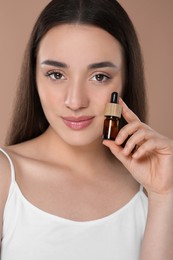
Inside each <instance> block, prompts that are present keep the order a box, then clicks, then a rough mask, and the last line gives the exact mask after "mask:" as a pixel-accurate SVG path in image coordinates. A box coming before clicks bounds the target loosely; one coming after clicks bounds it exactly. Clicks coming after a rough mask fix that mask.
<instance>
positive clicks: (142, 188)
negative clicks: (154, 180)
mask: <svg viewBox="0 0 173 260" xmlns="http://www.w3.org/2000/svg"><path fill="white" fill-rule="evenodd" d="M139 191H141V192H142V191H144V187H143V186H142V185H141V184H140V187H139Z"/></svg>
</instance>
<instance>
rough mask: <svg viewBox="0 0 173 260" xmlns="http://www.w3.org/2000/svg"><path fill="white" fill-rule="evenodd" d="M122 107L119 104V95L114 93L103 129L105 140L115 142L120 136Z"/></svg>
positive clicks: (107, 108)
mask: <svg viewBox="0 0 173 260" xmlns="http://www.w3.org/2000/svg"><path fill="white" fill-rule="evenodd" d="M121 110H122V109H121V106H120V105H119V104H118V93H117V92H113V93H112V95H111V100H110V103H108V104H107V105H106V109H105V117H106V118H105V120H104V127H103V139H105V140H115V138H116V136H117V134H118V127H119V119H120V117H121Z"/></svg>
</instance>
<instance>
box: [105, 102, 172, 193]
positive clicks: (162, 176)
mask: <svg viewBox="0 0 173 260" xmlns="http://www.w3.org/2000/svg"><path fill="white" fill-rule="evenodd" d="M119 103H120V105H121V106H122V115H123V117H124V118H125V120H126V121H127V123H128V124H127V125H125V126H124V127H123V128H122V129H121V130H120V131H119V133H118V135H117V138H116V140H115V142H114V141H108V140H104V141H103V144H104V145H106V146H107V147H109V148H110V150H111V152H112V153H113V154H114V155H115V156H116V157H117V158H118V159H119V160H120V161H121V162H122V163H123V165H124V166H125V167H126V168H127V169H128V171H129V172H130V173H131V174H132V176H133V177H134V178H135V179H136V180H137V181H138V182H139V183H140V184H142V185H143V186H144V188H145V189H146V190H147V192H148V193H157V194H167V193H172V194H173V141H172V140H170V139H168V138H166V137H164V136H162V135H160V134H159V133H157V132H155V131H154V130H153V129H151V128H150V127H149V126H148V125H146V124H144V123H142V122H141V121H140V120H139V118H138V117H137V116H136V115H135V114H134V113H133V112H132V111H131V110H130V109H129V108H128V107H127V105H126V104H125V103H124V102H123V101H122V99H120V100H119ZM129 136H130V138H129V139H128V141H127V142H126V144H125V147H124V148H122V147H121V145H122V144H123V142H124V141H125V140H126V139H127V138H128V137H129ZM135 147H136V148H137V149H135ZM134 149H135V151H134V152H133V153H132V151H133V150H134Z"/></svg>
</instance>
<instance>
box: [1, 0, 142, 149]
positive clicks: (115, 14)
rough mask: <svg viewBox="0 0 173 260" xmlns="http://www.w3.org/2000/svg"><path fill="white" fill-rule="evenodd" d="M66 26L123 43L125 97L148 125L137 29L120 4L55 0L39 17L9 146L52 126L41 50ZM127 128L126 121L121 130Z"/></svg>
mask: <svg viewBox="0 0 173 260" xmlns="http://www.w3.org/2000/svg"><path fill="white" fill-rule="evenodd" d="M66 23H68V24H69V23H78V24H88V25H94V26H97V27H100V28H102V29H104V30H106V31H107V32H109V33H110V34H111V35H113V36H114V37H115V38H116V39H117V40H118V41H119V42H120V44H121V45H122V47H123V49H124V53H125V64H126V75H125V77H126V80H125V84H124V87H123V95H122V97H123V99H124V101H125V102H126V104H127V105H128V106H129V107H130V108H131V109H132V110H133V111H134V112H135V113H136V114H137V115H138V117H139V118H140V119H141V120H142V121H143V122H145V121H146V93H145V87H144V72H143V61H142V55H141V50H140V45H139V41H138V39H137V35H136V32H135V29H134V26H133V24H132V22H131V20H130V19H129V17H128V15H127V13H126V12H125V10H124V9H123V8H122V7H121V5H120V4H119V3H118V2H117V1H116V0H87V1H86V0H53V1H51V2H50V3H49V4H48V5H47V6H46V7H45V8H44V10H43V11H42V12H41V14H40V16H39V17H38V19H37V21H36V24H35V26H34V28H33V31H32V33H31V36H30V39H29V42H28V45H27V48H26V52H25V56H24V61H23V64H22V69H21V74H20V80H19V87H18V91H17V96H16V102H15V106H14V112H13V117H12V121H11V126H10V130H9V133H8V136H7V139H6V144H7V145H12V144H16V143H20V142H23V141H27V140H30V139H32V138H34V137H37V136H39V135H40V134H42V133H43V132H44V131H45V130H46V129H47V128H48V126H49V123H48V121H47V119H46V117H45V115H44V113H43V110H42V106H41V103H40V99H39V96H38V92H37V85H36V58H37V50H38V47H39V43H40V41H41V39H42V38H43V36H44V35H45V34H46V33H47V32H48V31H49V30H50V29H51V28H53V27H54V26H57V25H59V24H66ZM125 124H126V122H125V120H124V119H123V118H122V119H121V122H120V126H121V127H122V126H123V125H125Z"/></svg>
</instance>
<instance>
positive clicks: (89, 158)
mask: <svg viewBox="0 0 173 260" xmlns="http://www.w3.org/2000/svg"><path fill="white" fill-rule="evenodd" d="M41 138H43V139H44V141H43V142H42V143H43V144H44V147H46V149H47V151H48V156H49V158H48V160H50V161H53V162H54V163H58V164H59V163H60V164H61V165H65V166H66V167H69V168H71V169H75V168H77V169H83V171H84V169H85V168H91V169H93V170H95V169H96V168H97V167H99V168H100V166H101V165H104V164H106V165H107V163H108V162H109V163H112V162H113V163H114V162H115V160H116V159H115V157H114V156H113V155H112V154H111V152H110V151H109V149H108V148H107V147H105V146H104V145H103V144H102V139H101V138H99V139H97V140H95V141H94V142H93V143H90V144H88V145H85V146H73V145H69V144H68V143H65V142H64V141H63V140H62V139H61V138H60V137H59V136H57V135H56V133H54V132H52V130H50V129H48V130H47V131H46V132H45V133H44V134H43V135H42V137H41ZM90 172H91V170H90Z"/></svg>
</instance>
